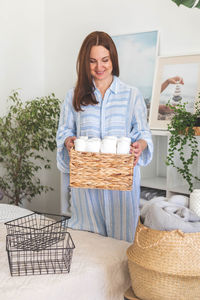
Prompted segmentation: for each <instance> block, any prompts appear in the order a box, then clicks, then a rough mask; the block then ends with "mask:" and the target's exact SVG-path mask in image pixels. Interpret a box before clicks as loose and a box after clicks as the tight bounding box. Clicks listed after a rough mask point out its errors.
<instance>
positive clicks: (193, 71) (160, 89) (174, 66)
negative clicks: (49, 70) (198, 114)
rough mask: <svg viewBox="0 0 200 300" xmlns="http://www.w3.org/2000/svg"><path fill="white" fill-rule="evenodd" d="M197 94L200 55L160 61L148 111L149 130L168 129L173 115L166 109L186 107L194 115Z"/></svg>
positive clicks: (199, 76) (198, 90) (199, 83)
mask: <svg viewBox="0 0 200 300" xmlns="http://www.w3.org/2000/svg"><path fill="white" fill-rule="evenodd" d="M199 92H200V55H185V56H177V57H159V58H158V61H157V67H156V74H155V81H154V89H153V100H152V105H151V110H150V127H151V129H167V125H168V124H169V122H170V120H171V118H172V116H173V111H172V110H171V109H170V108H169V107H168V106H167V105H166V104H167V103H168V102H169V103H170V104H171V105H174V106H175V105H177V104H178V103H180V104H183V103H187V104H186V109H187V111H190V112H194V109H195V103H196V101H197V99H198V94H199Z"/></svg>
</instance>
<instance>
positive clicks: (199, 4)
mask: <svg viewBox="0 0 200 300" xmlns="http://www.w3.org/2000/svg"><path fill="white" fill-rule="evenodd" d="M172 1H173V2H175V3H176V4H177V5H178V6H180V5H184V6H186V7H189V8H194V7H196V8H200V0H199V1H196V0H172Z"/></svg>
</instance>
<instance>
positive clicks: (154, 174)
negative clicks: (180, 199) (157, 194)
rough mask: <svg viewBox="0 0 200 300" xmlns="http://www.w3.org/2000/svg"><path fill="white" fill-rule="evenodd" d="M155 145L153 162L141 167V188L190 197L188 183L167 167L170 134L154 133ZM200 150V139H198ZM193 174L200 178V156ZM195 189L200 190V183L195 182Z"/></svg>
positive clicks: (194, 165) (155, 131) (163, 132)
mask: <svg viewBox="0 0 200 300" xmlns="http://www.w3.org/2000/svg"><path fill="white" fill-rule="evenodd" d="M152 137H153V143H154V155H153V160H152V162H151V163H150V164H149V165H148V166H146V167H141V186H142V187H149V188H154V189H159V190H164V191H166V196H167V197H169V196H170V195H172V194H185V195H189V194H190V192H189V190H188V184H187V182H186V181H185V180H184V179H183V178H182V176H181V175H180V174H179V173H178V172H177V170H176V169H175V168H173V167H172V166H167V165H166V163H165V162H166V157H167V150H168V141H169V133H168V132H167V131H159V130H153V131H152ZM197 139H198V144H199V149H200V137H199V136H198V137H197ZM187 151H189V149H188V148H186V149H185V152H186V153H185V154H186V155H188V153H187ZM175 160H176V162H177V163H178V164H181V162H180V161H179V159H178V157H176V156H175ZM191 169H192V172H193V173H194V175H196V176H197V177H199V178H200V154H199V156H198V157H197V158H195V161H194V163H193V165H192V168H191ZM194 188H197V189H200V181H196V180H194Z"/></svg>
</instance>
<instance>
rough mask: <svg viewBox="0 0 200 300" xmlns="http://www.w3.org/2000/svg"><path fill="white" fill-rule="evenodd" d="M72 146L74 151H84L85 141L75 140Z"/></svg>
mask: <svg viewBox="0 0 200 300" xmlns="http://www.w3.org/2000/svg"><path fill="white" fill-rule="evenodd" d="M74 145H75V150H76V151H86V141H85V140H84V139H79V138H78V139H76V140H75V141H74Z"/></svg>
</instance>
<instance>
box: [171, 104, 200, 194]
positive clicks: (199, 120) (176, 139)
mask: <svg viewBox="0 0 200 300" xmlns="http://www.w3.org/2000/svg"><path fill="white" fill-rule="evenodd" d="M186 104H187V103H183V104H177V105H176V106H173V105H171V104H170V103H168V104H167V105H168V106H169V108H170V109H171V110H173V117H172V119H171V121H170V123H169V124H168V131H169V133H170V137H169V148H168V155H167V160H166V164H167V165H168V166H170V165H171V166H173V167H174V168H176V169H177V172H178V173H179V174H181V176H182V177H183V178H184V179H185V180H186V182H187V183H188V186H189V192H192V191H193V184H194V181H195V180H196V181H199V182H200V178H198V177H197V176H196V175H194V172H193V170H192V165H193V163H194V161H195V158H197V157H198V153H199V147H198V140H197V135H198V134H200V127H199V126H200V100H198V101H197V103H196V105H195V112H194V113H192V112H189V111H187V110H186ZM186 148H187V149H189V156H188V155H186V152H187V154H188V151H186ZM176 155H177V157H178V161H179V162H180V163H181V164H177V163H176V160H175V156H176Z"/></svg>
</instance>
